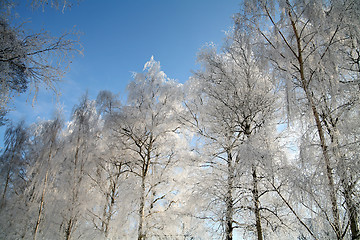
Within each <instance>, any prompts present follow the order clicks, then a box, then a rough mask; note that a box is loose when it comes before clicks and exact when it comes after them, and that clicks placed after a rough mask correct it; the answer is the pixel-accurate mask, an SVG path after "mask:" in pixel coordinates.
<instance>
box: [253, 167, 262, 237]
mask: <svg viewBox="0 0 360 240" xmlns="http://www.w3.org/2000/svg"><path fill="white" fill-rule="evenodd" d="M252 180H253V190H252V194H253V201H254V214H255V222H256V235H257V239H258V240H263V234H262V228H261V216H260V200H259V190H258V178H257V173H256V167H255V166H254V165H253V166H252Z"/></svg>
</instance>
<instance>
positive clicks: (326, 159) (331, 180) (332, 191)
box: [287, 1, 343, 240]
mask: <svg viewBox="0 0 360 240" xmlns="http://www.w3.org/2000/svg"><path fill="white" fill-rule="evenodd" d="M287 3H288V5H289V6H290V3H289V2H288V1H287ZM288 15H289V20H290V22H291V25H292V29H293V32H294V35H295V40H296V43H297V55H296V54H295V56H296V58H297V61H298V64H299V68H298V71H299V74H300V83H301V87H302V89H303V91H304V92H305V95H306V98H307V100H308V103H309V104H310V107H311V110H312V114H313V117H314V120H315V123H316V128H317V132H318V135H319V139H320V146H321V150H322V154H323V157H324V164H325V168H326V176H327V178H328V189H329V197H330V201H331V206H332V208H331V209H332V215H333V223H332V225H333V227H334V231H335V234H336V236H337V239H339V240H340V239H343V236H342V233H341V232H342V230H341V227H340V217H339V210H338V205H337V199H336V190H335V184H334V177H333V171H332V168H331V164H330V156H329V154H328V149H327V145H326V143H325V135H324V131H323V128H322V125H321V121H320V117H319V112H318V110H317V109H316V106H315V103H314V99H313V96H312V93H311V91H310V90H309V88H308V85H309V81H307V80H306V78H305V70H304V61H303V56H302V54H303V52H302V51H303V50H302V46H301V39H300V35H299V32H298V29H297V27H296V23H295V22H294V20H293V19H292V14H291V10H288Z"/></svg>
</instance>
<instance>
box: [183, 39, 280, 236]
mask: <svg viewBox="0 0 360 240" xmlns="http://www.w3.org/2000/svg"><path fill="white" fill-rule="evenodd" d="M235 40H236V41H235ZM249 44H250V42H246V39H245V38H244V35H242V36H237V38H236V39H235V38H234V39H233V41H232V43H231V44H230V45H229V46H228V48H227V49H226V51H225V52H224V53H223V54H217V53H216V49H215V48H209V49H205V50H204V51H202V52H201V53H200V54H199V60H200V62H201V63H202V64H203V71H199V72H196V73H195V76H194V77H193V79H192V80H191V82H190V86H189V89H190V91H192V92H191V94H192V95H191V96H193V98H192V99H191V98H190V99H191V100H189V101H188V102H187V103H186V105H187V107H188V112H189V118H188V119H185V122H187V123H188V124H189V125H190V126H191V127H192V128H193V129H195V130H196V131H197V133H198V134H199V135H200V136H202V137H203V138H204V141H205V143H206V144H205V145H204V148H205V149H211V150H210V152H209V155H208V159H206V160H204V161H205V162H204V165H205V166H206V167H210V169H211V170H209V171H210V172H209V173H210V176H218V178H217V179H216V181H217V186H216V189H215V190H213V194H214V196H212V197H211V198H213V200H211V201H213V202H214V203H218V202H219V204H221V205H222V208H223V209H224V210H223V213H222V215H220V216H214V218H215V219H216V218H217V217H220V219H221V222H222V226H223V229H224V236H225V239H233V231H234V229H236V228H244V226H245V225H246V224H244V223H243V222H241V221H240V220H239V212H241V211H244V210H246V209H251V212H252V213H253V214H254V222H255V224H254V225H255V226H256V230H254V229H252V231H254V232H255V233H256V235H257V237H258V239H263V230H262V224H261V222H262V220H261V218H262V217H261V213H260V211H261V206H260V197H261V195H263V194H265V192H264V193H263V192H260V189H259V186H260V185H259V184H260V183H259V181H260V178H259V176H258V174H259V168H260V165H261V164H263V165H266V163H264V162H262V159H264V158H265V156H264V155H263V154H262V153H260V152H261V151H260V150H258V151H256V150H254V149H253V151H254V152H258V154H255V155H254V154H251V153H250V152H248V151H247V150H245V149H246V147H244V146H245V145H246V146H248V147H250V146H251V144H253V143H254V142H252V141H249V139H250V138H251V137H252V136H253V135H255V134H256V133H257V132H258V131H260V129H262V128H263V127H265V126H266V124H267V123H268V122H270V119H271V118H272V117H273V114H274V111H275V107H276V97H275V88H274V86H273V85H272V83H271V81H270V79H269V77H268V76H266V74H264V73H262V72H261V70H260V68H259V67H258V66H257V65H256V64H257V63H256V62H257V60H256V59H255V56H254V55H253V53H252V49H251V47H250V45H249ZM250 142H251V143H250ZM246 151H247V153H246ZM246 155H248V156H253V159H251V158H250V159H249V158H247V156H246ZM256 155H257V156H256ZM255 156H256V157H255ZM269 161H271V159H269ZM259 163H260V164H259ZM248 173H250V176H249V175H248V177H247V179H249V177H250V179H251V177H252V181H251V183H245V182H241V180H244V179H246V178H243V176H244V175H246V174H248ZM222 176H225V177H222ZM247 184H251V186H252V187H251V188H250V189H251V190H250V192H251V194H250V196H248V192H247V191H246V188H244V186H245V185H247ZM205 185H206V184H205ZM216 192H218V193H216ZM242 198H250V199H252V201H253V204H252V205H251V206H250V207H246V206H245V205H242V203H241V199H242ZM215 206H217V207H219V205H218V204H215ZM264 209H265V208H263V209H262V210H264ZM248 226H249V225H248Z"/></svg>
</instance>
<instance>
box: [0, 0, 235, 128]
mask: <svg viewBox="0 0 360 240" xmlns="http://www.w3.org/2000/svg"><path fill="white" fill-rule="evenodd" d="M20 2H21V4H20V6H19V7H18V8H17V9H16V10H17V11H18V12H19V15H20V19H24V20H30V21H31V22H30V23H28V24H27V25H26V27H27V28H29V29H34V30H39V29H45V30H49V31H50V32H51V33H52V34H53V35H59V34H60V33H61V32H64V31H68V30H71V29H73V27H74V26H75V29H76V30H78V31H81V32H82V34H81V37H80V41H81V43H82V45H83V48H84V56H80V57H76V58H74V59H73V63H72V64H71V68H70V71H69V72H68V73H67V74H66V76H65V78H64V79H63V82H62V83H61V84H60V85H59V90H60V91H61V93H62V95H61V96H60V99H59V101H58V102H57V101H56V99H55V98H54V97H53V96H52V93H51V92H46V90H44V89H40V94H39V97H38V101H37V102H36V104H35V105H34V106H32V105H31V98H29V96H27V95H22V96H21V97H18V98H16V100H15V106H14V107H15V110H14V111H13V112H11V113H10V114H9V118H10V119H13V120H15V121H17V120H21V119H25V120H26V122H27V123H28V124H30V123H32V122H34V121H36V120H37V119H49V118H51V116H52V113H53V112H54V110H55V108H56V105H57V104H60V105H61V106H62V107H63V112H64V114H65V118H66V120H68V119H69V115H70V113H71V110H72V107H73V106H74V105H75V104H77V103H78V100H79V99H80V97H81V96H82V95H83V94H84V93H85V92H86V91H88V92H89V95H90V98H95V97H96V95H97V93H98V92H99V91H100V90H111V91H112V92H114V93H120V94H122V95H123V94H124V92H125V88H126V85H127V84H128V83H129V82H130V81H131V79H132V72H140V71H142V69H143V66H144V64H145V62H146V61H148V60H149V59H150V58H151V56H152V55H153V56H154V58H155V60H156V61H160V62H161V66H162V70H163V71H164V72H165V73H166V74H167V75H168V77H170V78H173V79H177V80H178V81H180V82H185V81H186V80H187V79H188V78H189V76H191V70H194V69H196V68H197V66H196V63H195V61H196V54H197V52H198V50H199V49H200V48H201V47H203V46H204V45H205V44H206V43H209V42H214V43H215V44H217V45H219V46H220V45H221V44H222V40H223V39H224V37H225V34H224V31H226V30H228V29H229V28H230V27H231V25H232V19H231V16H232V15H233V14H234V13H236V12H237V11H238V9H239V4H240V1H239V0H225V1H220V0H121V1H115V0H114V1H95V0H82V1H81V2H80V4H79V5H78V6H74V7H72V8H71V9H70V10H66V11H65V12H64V13H61V11H56V10H54V9H50V8H46V9H45V11H44V12H43V11H42V10H41V9H39V10H36V11H32V10H30V9H29V8H28V7H24V6H25V4H23V2H25V0H24V1H20ZM2 128H4V127H2ZM0 130H2V131H3V129H0Z"/></svg>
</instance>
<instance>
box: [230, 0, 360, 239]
mask: <svg viewBox="0 0 360 240" xmlns="http://www.w3.org/2000/svg"><path fill="white" fill-rule="evenodd" d="M358 16H359V4H358V2H357V1H353V0H344V1H321V0H319V1H290V0H286V1H245V3H244V5H243V12H241V13H240V14H238V15H237V16H236V21H237V27H238V29H239V31H244V32H247V33H248V34H253V35H254V36H260V37H261V38H262V39H263V41H262V42H260V43H259V46H263V47H259V49H260V50H261V51H262V54H263V55H264V56H265V58H266V59H267V60H269V61H270V62H271V63H272V66H273V67H274V70H275V75H276V77H277V79H278V80H279V81H281V82H282V83H283V84H284V86H285V87H286V89H287V101H288V104H289V110H290V111H292V110H294V109H295V108H294V107H293V106H295V107H296V108H297V111H298V112H300V113H301V114H303V115H307V116H309V118H308V119H311V121H312V122H313V124H314V125H315V126H314V127H315V128H314V130H313V131H314V132H315V133H316V134H317V142H318V145H319V149H318V150H317V151H320V152H321V155H318V158H315V159H316V160H317V159H321V161H322V166H324V168H323V169H324V170H322V171H321V172H322V174H319V175H317V176H318V177H319V178H322V177H321V176H325V177H326V178H325V179H324V180H325V181H322V183H324V184H325V186H326V188H325V189H323V188H321V187H320V188H318V189H317V191H319V194H318V195H319V196H327V199H322V200H321V201H319V199H317V201H316V204H315V205H317V207H314V208H313V209H312V210H313V211H317V212H318V214H320V215H322V216H323V219H324V220H325V221H327V222H328V223H327V226H326V227H325V229H324V231H325V232H329V231H328V230H329V229H331V231H332V233H331V234H333V235H331V234H330V233H329V234H330V235H328V236H327V237H330V238H337V239H344V238H345V237H347V236H348V235H349V234H348V232H349V231H348V229H349V228H348V227H347V226H348V223H349V225H350V232H351V233H350V235H351V236H352V238H353V239H357V238H358V237H359V226H358V216H357V212H358V210H356V207H355V206H356V200H355V199H353V197H354V194H355V192H356V188H357V187H356V185H357V180H355V179H358V177H355V179H353V176H354V175H353V173H352V172H351V171H349V169H351V165H352V164H353V163H354V162H355V165H354V166H357V163H356V162H357V160H355V159H352V160H351V161H348V160H349V158H347V157H345V156H346V154H345V153H342V150H340V148H341V146H345V144H341V143H340V142H339V140H338V139H340V138H341V139H346V138H347V134H346V132H342V133H341V132H340V131H338V129H337V126H338V125H340V124H341V123H342V122H345V119H344V118H343V117H344V116H346V114H345V113H346V112H347V113H350V112H352V110H351V109H355V108H356V107H355V106H356V105H357V104H354V103H355V102H356V101H358V100H357V99H358V96H357V93H356V91H353V90H354V88H357V87H358V85H357V84H358V81H359V74H358V68H357V61H358V50H359V47H358V46H359V30H358V29H359V25H360V21H359V18H358ZM259 39H260V38H259ZM264 53H265V54H264ZM349 110H350V112H349ZM350 114H351V113H350ZM315 136H316V135H313V137H315ZM345 149H346V148H343V150H344V152H346V150H345ZM306 160H307V161H311V159H306ZM353 160H355V161H353ZM313 164H317V163H316V161H313ZM318 173H319V170H317V171H316V172H314V174H315V175H316V174H318ZM350 176H351V177H350ZM323 190H325V191H323ZM322 191H323V194H321V193H320V192H322ZM343 199H344V201H345V203H346V204H345V207H343V206H344V205H343V204H341V202H342V201H343ZM314 201H315V199H314ZM328 203H329V204H328ZM315 209H316V210H315ZM331 231H330V232H331ZM318 234H320V235H319V236H321V234H322V233H320V232H319V233H318ZM326 234H328V233H326ZM324 237H325V236H324Z"/></svg>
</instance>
